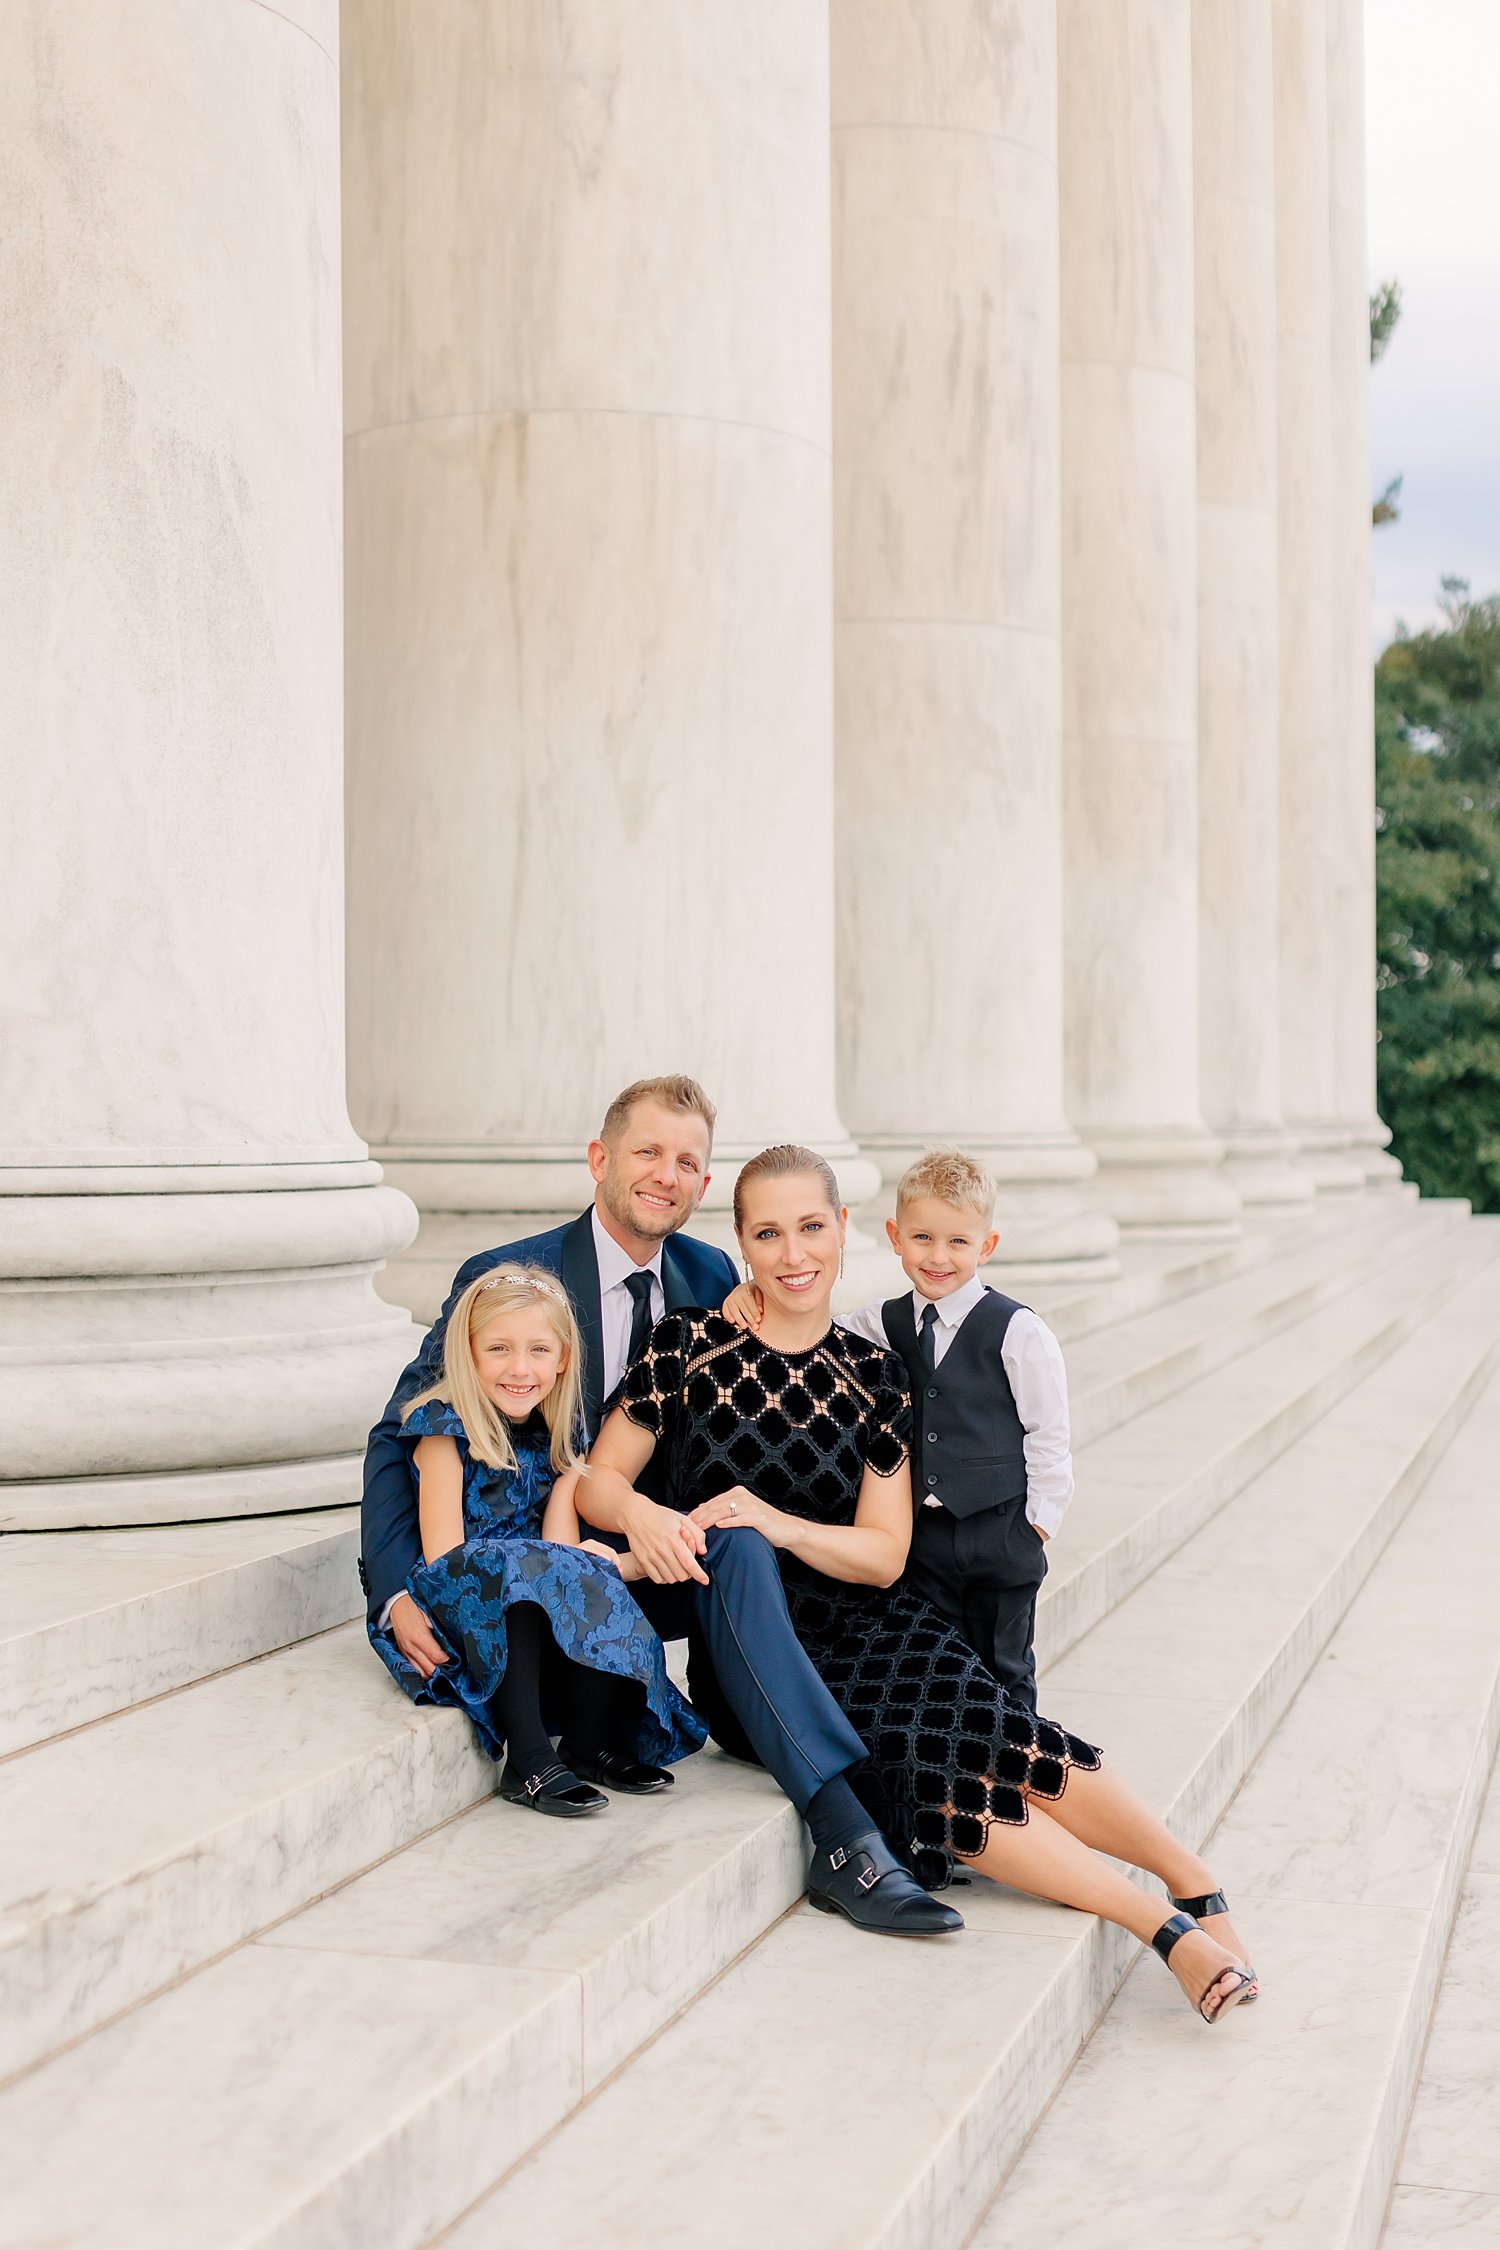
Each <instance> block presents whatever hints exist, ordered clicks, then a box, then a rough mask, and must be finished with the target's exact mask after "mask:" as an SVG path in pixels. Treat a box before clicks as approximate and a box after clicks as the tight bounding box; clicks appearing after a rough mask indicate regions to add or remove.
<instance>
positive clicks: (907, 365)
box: [831, 0, 1116, 1274]
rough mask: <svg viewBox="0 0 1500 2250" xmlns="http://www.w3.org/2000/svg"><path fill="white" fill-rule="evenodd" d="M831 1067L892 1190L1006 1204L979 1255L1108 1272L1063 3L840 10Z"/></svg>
mask: <svg viewBox="0 0 1500 2250" xmlns="http://www.w3.org/2000/svg"><path fill="white" fill-rule="evenodd" d="M831 20H832V49H833V183H834V187H833V201H834V238H833V275H834V287H833V304H834V322H833V401H834V409H833V432H834V606H835V617H836V626H835V653H836V660H835V681H836V697H835V711H836V736H837V745H838V755H837V777H838V790H837V807H838V820H837V835H838V867H839V1059H840V1091H841V1094H842V1097H843V1102H844V1106H845V1112H846V1114H847V1116H848V1117H849V1120H850V1123H851V1125H852V1127H853V1129H854V1131H855V1132H856V1133H857V1134H858V1136H859V1141H860V1145H861V1147H863V1148H864V1149H865V1150H866V1151H867V1153H869V1154H870V1155H872V1156H878V1158H879V1159H880V1161H881V1163H882V1165H883V1167H884V1169H885V1172H886V1175H887V1178H890V1177H892V1176H894V1175H895V1174H897V1173H899V1172H900V1171H901V1170H902V1168H903V1167H904V1166H905V1165H906V1164H907V1163H909V1162H910V1161H911V1159H912V1157H913V1156H914V1155H915V1154H916V1153H917V1152H918V1151H920V1149H921V1148H922V1147H923V1146H924V1145H926V1144H928V1143H930V1142H932V1141H935V1140H936V1141H946V1142H957V1143H960V1144H962V1146H964V1147H965V1148H969V1149H972V1150H973V1151H974V1153H975V1154H976V1155H979V1156H982V1157H983V1159H984V1160H985V1162H986V1163H987V1164H988V1165H989V1167H990V1169H991V1170H992V1171H993V1172H994V1174H995V1175H996V1177H997V1179H998V1180H999V1182H1000V1187H1001V1202H1000V1209H999V1225H1000V1230H1001V1250H1000V1256H1001V1259H1002V1261H1003V1262H1005V1263H1006V1264H1008V1265H1013V1266H1016V1267H1018V1268H1020V1269H1022V1270H1023V1271H1031V1272H1035V1273H1042V1274H1047V1273H1098V1272H1103V1271H1108V1270H1111V1267H1112V1252H1113V1248H1114V1242H1115V1233H1116V1230H1115V1226H1114V1223H1113V1221H1112V1220H1110V1219H1109V1218H1108V1217H1107V1216H1106V1215H1105V1214H1104V1213H1103V1212H1101V1211H1098V1210H1095V1209H1092V1208H1090V1206H1089V1205H1088V1203H1087V1202H1086V1201H1085V1199H1084V1196H1083V1195H1082V1194H1081V1193H1080V1185H1081V1183H1082V1182H1084V1181H1085V1180H1087V1179H1088V1178H1089V1177H1090V1175H1091V1174H1092V1173H1093V1171H1094V1158H1093V1156H1092V1154H1091V1153H1090V1151H1089V1150H1087V1149H1086V1148H1085V1147H1084V1146H1083V1144H1082V1143H1081V1142H1080V1141H1079V1139H1078V1136H1077V1135H1076V1134H1075V1133H1074V1132H1073V1131H1072V1129H1071V1128H1070V1126H1069V1124H1068V1122H1067V1118H1066V1116H1065V1114H1064V1109H1063V1093H1062V1022H1063V1006H1062V713H1061V668H1060V649H1059V634H1060V583H1059V559H1058V539H1059V528H1060V445H1059V396H1058V304H1057V82H1056V24H1055V9H1054V5H1053V0H834V5H833V8H832V15H831Z"/></svg>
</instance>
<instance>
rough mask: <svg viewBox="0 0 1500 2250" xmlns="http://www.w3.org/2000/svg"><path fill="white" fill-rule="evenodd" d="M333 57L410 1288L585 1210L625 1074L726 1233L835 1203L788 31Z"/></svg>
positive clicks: (802, 244)
mask: <svg viewBox="0 0 1500 2250" xmlns="http://www.w3.org/2000/svg"><path fill="white" fill-rule="evenodd" d="M343 43H344V70H345V127H344V201H345V372H346V381H345V406H346V416H347V439H346V454H345V461H346V480H347V493H348V509H347V539H348V618H349V663H348V690H349V753H350V767H351V773H350V814H349V821H350V828H349V838H350V888H351V913H350V931H351V958H350V1045H351V1066H350V1070H351V1101H352V1104H353V1107H354V1114H355V1116H356V1118H357V1119H358V1120H359V1121H360V1123H361V1125H362V1126H363V1128H364V1129H365V1130H366V1131H367V1133H368V1134H369V1136H370V1139H371V1141H372V1142H374V1143H375V1144H377V1146H378V1151H379V1153H380V1154H381V1155H382V1156H383V1157H384V1158H385V1159H386V1161H387V1163H388V1165H389V1168H390V1174H391V1177H392V1178H393V1179H396V1180H398V1181H400V1183H401V1184H402V1185H404V1186H406V1187H408V1188H409V1189H410V1191H411V1192H412V1194H413V1195H414V1196H415V1197H416V1199H417V1201H418V1203H419V1205H420V1206H421V1209H422V1211H423V1217H424V1224H423V1235H422V1241H421V1243H420V1244H419V1246H418V1247H419V1253H420V1265H421V1267H422V1268H423V1269H424V1275H423V1278H422V1280H421V1284H420V1286H421V1287H422V1288H423V1289H425V1290H427V1292H428V1293H429V1294H430V1292H431V1291H432V1290H433V1289H435V1288H437V1287H438V1286H440V1277H441V1279H443V1280H445V1279H446V1274H447V1272H449V1271H451V1269H452V1265H453V1263H454V1261H455V1259H456V1257H457V1256H459V1255H461V1254H462V1253H463V1252H464V1251H466V1250H467V1249H470V1248H472V1247H474V1246H475V1244H476V1243H479V1242H484V1241H493V1240H495V1239H497V1230H498V1238H500V1239H503V1230H504V1229H505V1228H506V1227H510V1228H511V1229H512V1231H520V1227H521V1226H526V1225H530V1224H532V1223H536V1222H538V1221H540V1220H542V1218H543V1217H544V1215H548V1214H553V1213H557V1212H560V1211H572V1210H577V1209H578V1208H579V1206H580V1205H581V1204H582V1203H583V1202H584V1201H585V1200H586V1197H587V1194H588V1192H589V1186H588V1180H587V1175H586V1173H585V1171H584V1168H583V1165H582V1162H581V1151H582V1149H583V1147H584V1145H585V1143H586V1142H587V1140H588V1139H589V1137H590V1135H591V1134H592V1133H593V1132H594V1131H595V1130H596V1129H597V1126H598V1123H599V1119H600V1116H601V1114H602V1111H603V1108H604V1105H605V1102H606V1101H607V1099H608V1097H609V1096H610V1095H611V1094H612V1093H614V1092H615V1091H616V1090H617V1089H618V1087H619V1086H620V1085H622V1084H624V1083H625V1082H627V1081H628V1080H630V1079H633V1078H636V1077H638V1076H641V1075H643V1074H645V1073H647V1072H651V1071H657V1070H687V1071H691V1072H693V1073H694V1074H695V1075H696V1076H697V1077H699V1078H700V1079H701V1080H702V1081H703V1083H704V1085H705V1086H707V1087H708V1089H709V1091H710V1092H711V1093H712V1095H713V1096H714V1098H715V1099H716V1100H717V1102H718V1104H719V1109H720V1143H719V1147H718V1150H717V1153H716V1171H717V1174H718V1177H717V1179H716V1181H715V1195H716V1199H717V1200H718V1201H719V1202H720V1203H721V1204H722V1201H723V1199H724V1198H726V1197H727V1193H728V1188H729V1185H730V1182H731V1179H732V1175H733V1172H734V1169H735V1160H736V1157H737V1156H738V1155H740V1154H743V1153H746V1152H748V1151H749V1150H751V1149H754V1148H758V1147H760V1146H761V1145H762V1144H763V1143H765V1142H767V1141H772V1140H788V1139H800V1140H803V1141H808V1142H812V1143H815V1144H816V1145H817V1146H818V1147H820V1148H822V1149H823V1150H825V1151H826V1152H827V1153H829V1154H830V1155H831V1156H832V1157H833V1158H834V1159H835V1161H836V1162H838V1163H839V1165H840V1168H841V1174H842V1177H843V1180H844V1185H845V1189H846V1192H847V1193H848V1195H849V1197H850V1200H851V1201H853V1202H857V1201H861V1200H863V1199H864V1198H865V1197H867V1196H868V1195H870V1194H871V1193H873V1192H874V1190H875V1188H876V1187H877V1186H878V1184H879V1175H878V1173H877V1171H876V1170H875V1168H874V1167H873V1166H872V1165H870V1164H868V1163H867V1162H864V1161H863V1160H861V1159H859V1158H858V1157H857V1155H856V1152H855V1150H854V1148H853V1146H852V1144H851V1142H850V1141H849V1139H848V1136H847V1134H846V1133H845V1131H844V1128H843V1126H842V1124H841V1123H840V1119H839V1113H838V1108H837V1103H836V1098H835V1085H834V1002H833V979H834V969H833V962H834V884H833V747H832V571H831V560H830V538H831V506H832V498H831V461H830V432H829V382H830V374H829V351H830V344H829V255H830V252H829V240H830V237H829V125H828V32H827V23H826V17H825V12H824V11H823V10H822V9H819V8H813V7H808V6H807V5H806V4H805V0H714V4H713V5H711V6H709V5H704V4H703V0H451V4H449V5H446V6H443V7H441V8H438V7H434V6H432V5H430V4H429V0H346V4H345V6H344V9H343ZM517 1222H519V1225H518V1224H517ZM414 1301H415V1300H414Z"/></svg>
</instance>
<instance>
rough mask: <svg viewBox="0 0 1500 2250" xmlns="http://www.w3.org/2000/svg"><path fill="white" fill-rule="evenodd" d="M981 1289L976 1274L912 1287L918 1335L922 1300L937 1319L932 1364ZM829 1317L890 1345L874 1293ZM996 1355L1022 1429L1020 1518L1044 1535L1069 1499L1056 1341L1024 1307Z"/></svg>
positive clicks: (1068, 1447)
mask: <svg viewBox="0 0 1500 2250" xmlns="http://www.w3.org/2000/svg"><path fill="white" fill-rule="evenodd" d="M984 1293H985V1287H984V1283H983V1282H982V1281H981V1280H980V1278H979V1276H978V1274H976V1275H975V1276H974V1278H973V1280H972V1281H966V1282H965V1283H964V1285H963V1287H962V1289H954V1290H952V1291H950V1293H949V1294H948V1295H947V1296H946V1297H938V1298H930V1297H924V1296H923V1295H922V1292H921V1290H920V1289H914V1290H913V1291H912V1293H911V1302H912V1313H913V1316H914V1318H915V1320H916V1322H917V1330H918V1334H919V1335H920V1333H921V1325H922V1315H923V1313H924V1312H925V1311H926V1309H927V1307H928V1305H929V1304H933V1305H935V1306H936V1310H937V1321H936V1323H935V1325H934V1327H933V1332H932V1357H933V1364H934V1365H935V1366H937V1367H941V1366H942V1364H943V1355H944V1353H945V1352H946V1351H947V1350H948V1347H949V1345H950V1344H951V1343H952V1342H953V1339H954V1337H955V1336H956V1335H957V1334H958V1331H959V1329H960V1328H961V1327H962V1326H963V1324H964V1322H965V1321H966V1320H967V1318H968V1316H969V1314H970V1313H971V1312H972V1311H973V1310H974V1307H975V1306H976V1305H977V1304H978V1302H979V1300H980V1298H981V1297H982V1296H983V1295H984ZM836 1318H837V1320H838V1323H839V1326H840V1327H841V1328H848V1329H850V1330H851V1331H852V1332H853V1333H854V1335H856V1336H863V1337H864V1338H865V1340H866V1342H867V1343H871V1344H883V1345H884V1346H885V1348H886V1350H887V1351H889V1350H890V1346H891V1340H890V1338H889V1336H887V1334H886V1332H885V1321H884V1319H883V1318H882V1317H881V1301H880V1300H879V1299H877V1300H876V1302H875V1303H874V1304H872V1305H865V1306H863V1307H862V1308H861V1310H860V1311H859V1312H857V1313H839V1314H837V1315H836ZM1000 1359H1001V1364H1002V1365H1003V1367H1004V1369H1005V1373H1006V1376H1007V1378H1008V1379H1009V1382H1010V1389H1011V1396H1012V1397H1013V1398H1014V1400H1015V1402H1016V1412H1017V1413H1018V1414H1019V1415H1020V1417H1021V1427H1022V1430H1023V1431H1024V1433H1025V1435H1024V1440H1023V1443H1024V1445H1025V1451H1026V1519H1027V1521H1028V1523H1031V1524H1034V1525H1035V1526H1036V1529H1037V1530H1038V1531H1041V1532H1045V1534H1046V1536H1047V1537H1048V1538H1049V1539H1050V1538H1051V1537H1052V1534H1053V1533H1054V1532H1055V1531H1056V1529H1057V1527H1058V1525H1059V1524H1060V1523H1061V1522H1062V1520H1063V1517H1064V1516H1065V1515H1066V1513H1067V1508H1068V1502H1069V1501H1070V1500H1071V1499H1072V1497H1073V1453H1072V1441H1071V1437H1070V1434H1069V1430H1068V1377H1067V1370H1066V1369H1065V1368H1064V1366H1063V1356H1062V1346H1061V1345H1060V1344H1059V1343H1058V1341H1057V1338H1056V1337H1055V1336H1054V1335H1053V1333H1052V1331H1051V1329H1050V1328H1049V1327H1048V1326H1047V1323H1046V1322H1045V1321H1044V1320H1041V1319H1039V1318H1038V1316H1037V1315H1036V1314H1035V1313H1034V1312H1032V1311H1031V1310H1030V1309H1029V1308H1028V1307H1026V1306H1024V1305H1023V1306H1022V1307H1021V1308H1020V1309H1019V1310H1018V1311H1016V1312H1014V1313H1012V1314H1011V1317H1010V1324H1009V1326H1008V1327H1007V1328H1006V1331H1005V1341H1004V1343H1003V1344H1002V1345H1001V1347H1000ZM923 1505H924V1506H926V1507H929V1508H940V1507H941V1506H942V1502H941V1500H934V1499H930V1498H929V1499H926V1500H924V1503H923Z"/></svg>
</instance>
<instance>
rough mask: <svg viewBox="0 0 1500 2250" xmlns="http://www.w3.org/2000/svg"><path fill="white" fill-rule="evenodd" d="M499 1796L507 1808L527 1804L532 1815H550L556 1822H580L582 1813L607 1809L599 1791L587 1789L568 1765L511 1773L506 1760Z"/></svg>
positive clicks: (604, 1797) (606, 1799) (603, 1795)
mask: <svg viewBox="0 0 1500 2250" xmlns="http://www.w3.org/2000/svg"><path fill="white" fill-rule="evenodd" d="M500 1794H501V1796H502V1797H503V1798H504V1799H505V1802H506V1803H507V1804H508V1805H529V1806H530V1807H531V1809H532V1811H533V1812H541V1813H551V1814H552V1815H553V1817H554V1819H557V1820H580V1819H582V1817H583V1815H584V1814H585V1813H596V1812H604V1811H606V1810H607V1809H608V1806H609V1799H608V1798H607V1797H606V1796H605V1794H604V1792H603V1790H602V1789H590V1787H589V1786H588V1783H587V1782H585V1781H580V1780H579V1778H578V1776H577V1774H576V1773H574V1772H573V1771H572V1769H571V1768H570V1767H568V1766H564V1765H561V1764H559V1765H551V1766H543V1768H542V1770H541V1772H540V1773H512V1772H511V1770H510V1760H509V1759H508V1758H507V1759H506V1761H505V1771H504V1772H503V1773H502V1774H501V1776H500Z"/></svg>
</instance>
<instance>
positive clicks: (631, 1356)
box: [625, 1273, 651, 1367]
mask: <svg viewBox="0 0 1500 2250" xmlns="http://www.w3.org/2000/svg"><path fill="white" fill-rule="evenodd" d="M625 1286H626V1288H627V1289H628V1290H629V1291H630V1295H631V1299H632V1303H631V1308H630V1342H629V1343H628V1344H627V1345H626V1347H625V1365H626V1366H627V1367H634V1365H635V1363H636V1361H637V1360H638V1359H639V1358H640V1356H641V1353H642V1352H643V1351H644V1350H645V1348H646V1338H647V1337H648V1336H649V1335H650V1333H651V1276H650V1274H649V1273H628V1274H626V1276H625Z"/></svg>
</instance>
